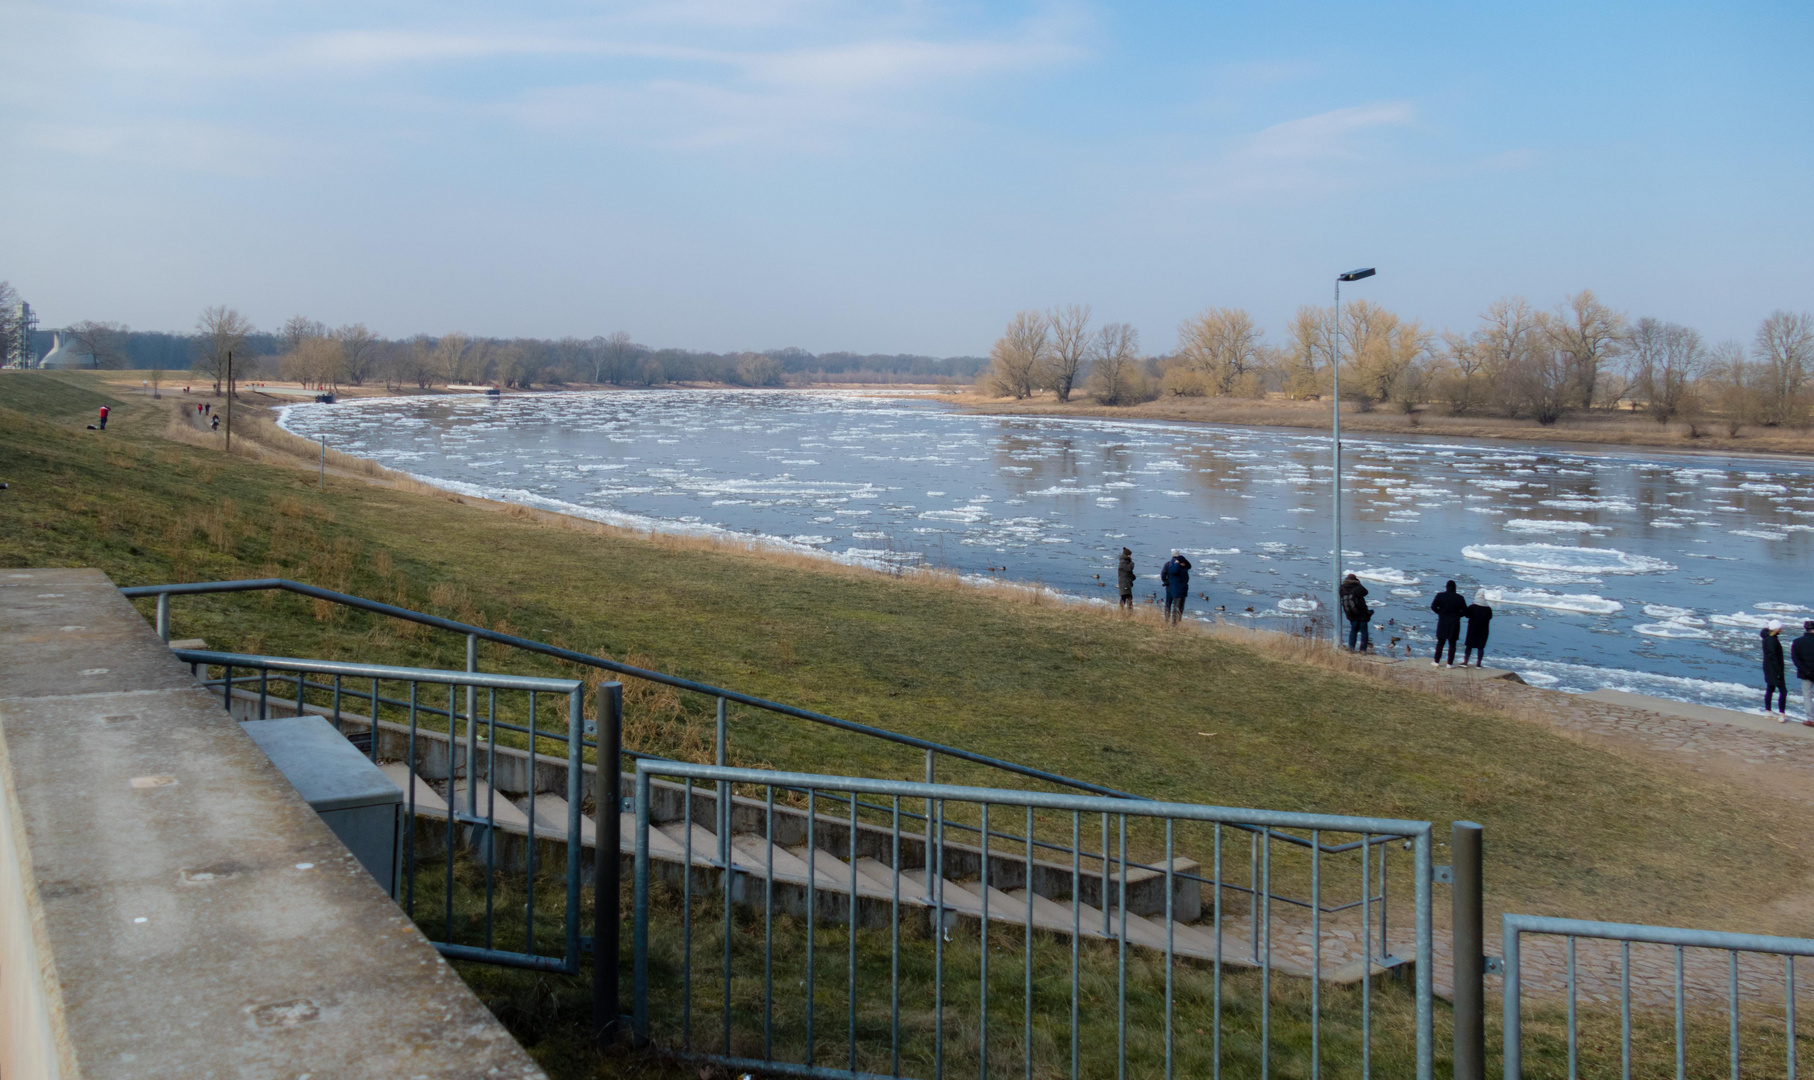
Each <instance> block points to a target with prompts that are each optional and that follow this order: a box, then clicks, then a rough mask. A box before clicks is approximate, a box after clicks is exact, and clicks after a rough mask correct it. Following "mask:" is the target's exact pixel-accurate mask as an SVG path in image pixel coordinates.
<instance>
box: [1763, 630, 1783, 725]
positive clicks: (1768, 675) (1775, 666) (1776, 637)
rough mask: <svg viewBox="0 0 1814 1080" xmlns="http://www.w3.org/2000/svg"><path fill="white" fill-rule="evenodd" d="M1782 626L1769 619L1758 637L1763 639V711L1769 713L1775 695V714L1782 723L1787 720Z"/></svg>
mask: <svg viewBox="0 0 1814 1080" xmlns="http://www.w3.org/2000/svg"><path fill="white" fill-rule="evenodd" d="M1782 630H1783V624H1782V623H1781V622H1780V621H1779V620H1777V619H1771V620H1770V621H1769V623H1768V624H1766V625H1765V626H1764V628H1763V629H1762V630H1760V631H1758V636H1759V637H1761V638H1763V639H1764V711H1765V712H1769V711H1770V701H1771V695H1772V694H1774V695H1776V698H1775V700H1776V705H1777V709H1776V711H1777V714H1778V715H1779V716H1780V717H1781V718H1782V720H1783V722H1784V723H1787V722H1788V719H1789V684H1788V683H1787V682H1786V681H1784V679H1783V642H1782V637H1781V636H1780V635H1781V634H1782Z"/></svg>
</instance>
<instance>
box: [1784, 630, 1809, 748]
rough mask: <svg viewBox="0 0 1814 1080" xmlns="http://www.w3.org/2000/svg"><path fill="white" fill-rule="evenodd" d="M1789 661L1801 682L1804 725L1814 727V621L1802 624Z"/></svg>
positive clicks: (1790, 651) (1790, 648) (1791, 646)
mask: <svg viewBox="0 0 1814 1080" xmlns="http://www.w3.org/2000/svg"><path fill="white" fill-rule="evenodd" d="M1789 659H1790V660H1792V661H1794V663H1795V677H1796V678H1797V679H1800V680H1801V708H1802V713H1803V715H1804V717H1805V719H1803V720H1802V723H1804V724H1806V725H1808V726H1809V727H1814V619H1809V620H1808V621H1807V622H1804V623H1802V624H1801V636H1800V637H1798V638H1796V639H1795V641H1794V642H1793V643H1792V644H1791V645H1790V646H1789Z"/></svg>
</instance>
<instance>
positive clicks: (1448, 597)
mask: <svg viewBox="0 0 1814 1080" xmlns="http://www.w3.org/2000/svg"><path fill="white" fill-rule="evenodd" d="M1430 610H1431V611H1434V612H1435V613H1436V656H1435V657H1434V658H1433V659H1432V660H1431V661H1430V666H1431V667H1441V666H1442V647H1443V646H1444V645H1445V644H1446V645H1448V647H1449V666H1450V667H1454V666H1455V642H1456V641H1457V640H1459V639H1460V637H1461V617H1462V616H1463V615H1465V614H1467V610H1468V601H1467V598H1466V597H1464V596H1462V595H1461V594H1460V593H1458V592H1456V591H1455V583H1454V582H1453V581H1451V582H1449V585H1448V588H1446V589H1444V590H1443V591H1441V592H1439V593H1437V594H1436V599H1434V600H1432V601H1430Z"/></svg>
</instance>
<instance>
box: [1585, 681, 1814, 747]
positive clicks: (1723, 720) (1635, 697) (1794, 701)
mask: <svg viewBox="0 0 1814 1080" xmlns="http://www.w3.org/2000/svg"><path fill="white" fill-rule="evenodd" d="M1581 696H1582V697H1585V698H1592V699H1593V700H1595V701H1607V702H1611V703H1612V704H1614V705H1625V706H1629V707H1630V708H1633V709H1649V710H1650V711H1651V712H1656V713H1662V714H1663V715H1664V716H1679V717H1682V718H1683V719H1686V720H1711V721H1714V722H1715V723H1720V724H1731V725H1732V726H1733V727H1742V728H1750V729H1751V730H1752V731H1768V732H1772V733H1775V734H1778V735H1782V736H1784V737H1785V738H1790V739H1806V740H1809V741H1814V727H1804V726H1803V725H1802V724H1801V723H1800V720H1801V718H1802V709H1801V693H1800V691H1799V690H1797V692H1796V693H1794V694H1792V695H1790V700H1789V722H1788V723H1786V724H1785V723H1783V722H1781V721H1779V720H1775V719H1772V718H1770V717H1767V716H1764V715H1762V714H1760V713H1747V712H1739V711H1738V710H1737V709H1720V708H1716V707H1714V706H1712V705H1691V704H1689V703H1688V702H1686V701H1670V700H1669V699H1668V698H1658V697H1650V696H1649V695H1646V694H1632V693H1627V692H1626V691H1624V690H1595V691H1593V692H1591V693H1587V694H1582V695H1581Z"/></svg>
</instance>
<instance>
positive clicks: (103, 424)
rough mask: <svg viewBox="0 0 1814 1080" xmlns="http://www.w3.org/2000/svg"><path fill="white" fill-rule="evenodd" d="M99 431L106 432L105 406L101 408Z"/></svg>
mask: <svg viewBox="0 0 1814 1080" xmlns="http://www.w3.org/2000/svg"><path fill="white" fill-rule="evenodd" d="M101 430H102V431H106V430H107V406H105V405H103V406H101Z"/></svg>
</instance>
